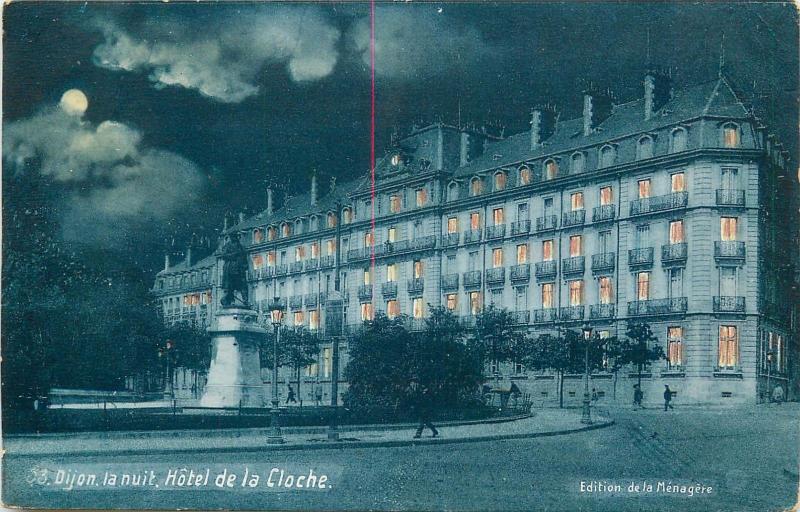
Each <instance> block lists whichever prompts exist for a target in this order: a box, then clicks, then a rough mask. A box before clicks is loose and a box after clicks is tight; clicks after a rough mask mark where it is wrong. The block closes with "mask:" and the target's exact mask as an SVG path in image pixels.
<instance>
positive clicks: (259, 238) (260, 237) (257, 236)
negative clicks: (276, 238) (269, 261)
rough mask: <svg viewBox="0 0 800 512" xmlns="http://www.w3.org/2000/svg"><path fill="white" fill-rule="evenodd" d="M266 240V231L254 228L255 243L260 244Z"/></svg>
mask: <svg viewBox="0 0 800 512" xmlns="http://www.w3.org/2000/svg"><path fill="white" fill-rule="evenodd" d="M263 241H264V232H263V231H261V230H260V229H258V228H256V229H254V230H253V243H254V244H260V243H261V242H263Z"/></svg>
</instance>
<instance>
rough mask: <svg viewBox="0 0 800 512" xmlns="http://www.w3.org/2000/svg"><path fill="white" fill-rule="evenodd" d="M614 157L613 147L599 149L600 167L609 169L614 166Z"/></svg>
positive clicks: (606, 146)
mask: <svg viewBox="0 0 800 512" xmlns="http://www.w3.org/2000/svg"><path fill="white" fill-rule="evenodd" d="M616 156H617V155H616V151H615V150H614V146H610V145H605V146H603V147H602V148H600V167H610V166H612V165H614V159H615V158H616Z"/></svg>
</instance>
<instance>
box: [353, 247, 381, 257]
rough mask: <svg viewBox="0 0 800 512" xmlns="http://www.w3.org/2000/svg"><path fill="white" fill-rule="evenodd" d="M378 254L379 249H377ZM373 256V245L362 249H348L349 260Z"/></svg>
mask: <svg viewBox="0 0 800 512" xmlns="http://www.w3.org/2000/svg"><path fill="white" fill-rule="evenodd" d="M375 254H376V255H377V251H375ZM371 257H372V247H371V246H370V247H362V248H360V249H350V250H349V251H347V259H348V260H363V259H367V258H371Z"/></svg>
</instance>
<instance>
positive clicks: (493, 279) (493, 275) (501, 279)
mask: <svg viewBox="0 0 800 512" xmlns="http://www.w3.org/2000/svg"><path fill="white" fill-rule="evenodd" d="M505 282H506V269H505V268H503V267H499V268H489V269H486V284H503V283H505Z"/></svg>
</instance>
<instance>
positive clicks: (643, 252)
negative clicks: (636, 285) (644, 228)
mask: <svg viewBox="0 0 800 512" xmlns="http://www.w3.org/2000/svg"><path fill="white" fill-rule="evenodd" d="M652 264H653V248H652V247H643V248H641V249H630V250H628V265H630V266H632V267H635V266H644V265H652Z"/></svg>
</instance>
